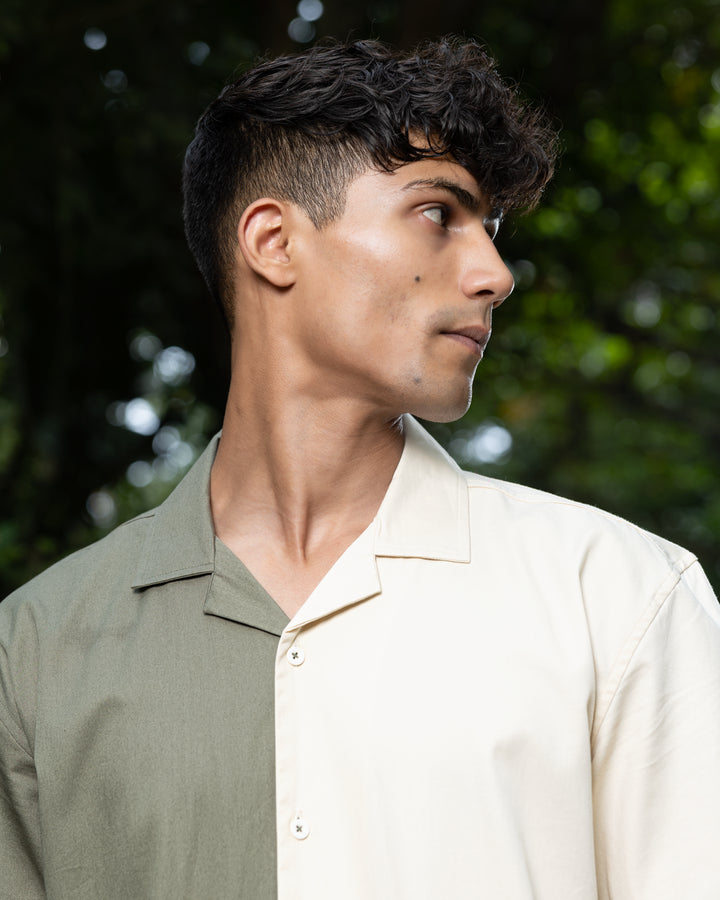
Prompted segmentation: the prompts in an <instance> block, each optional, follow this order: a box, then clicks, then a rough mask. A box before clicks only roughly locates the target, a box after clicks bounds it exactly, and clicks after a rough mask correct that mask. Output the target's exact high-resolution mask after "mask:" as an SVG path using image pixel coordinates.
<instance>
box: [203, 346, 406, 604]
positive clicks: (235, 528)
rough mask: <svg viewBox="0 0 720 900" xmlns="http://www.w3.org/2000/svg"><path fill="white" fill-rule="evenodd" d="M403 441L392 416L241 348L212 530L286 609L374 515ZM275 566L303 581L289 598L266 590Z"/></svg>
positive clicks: (213, 495)
mask: <svg viewBox="0 0 720 900" xmlns="http://www.w3.org/2000/svg"><path fill="white" fill-rule="evenodd" d="M253 358H254V359H253ZM288 369H290V371H288ZM299 385H302V387H299ZM403 440H404V438H403V434H402V420H401V419H399V418H398V417H392V416H388V415H383V414H382V413H379V412H378V411H377V410H375V409H371V408H369V407H368V405H367V404H363V403H361V402H359V401H357V400H356V399H353V398H348V397H343V396H341V395H338V394H337V393H333V392H330V391H328V390H327V386H326V385H322V384H318V385H315V386H314V385H312V384H311V383H308V382H307V379H306V380H305V381H303V380H302V379H300V378H296V377H294V373H293V372H292V364H291V363H290V362H288V360H287V359H285V360H284V361H283V366H282V367H280V366H274V365H273V364H272V361H271V360H269V358H268V357H267V356H262V355H260V354H252V353H248V354H247V356H246V357H245V358H244V356H243V354H242V353H240V352H239V351H238V352H237V353H235V354H234V358H233V378H232V381H231V386H230V392H229V397H228V403H227V408H226V412H225V419H224V422H223V433H222V438H221V440H220V446H219V449H218V454H217V457H216V460H215V463H214V465H213V469H212V475H211V481H210V499H211V505H212V512H213V519H214V523H215V531H216V533H217V535H218V537H220V539H221V540H222V541H223V542H224V543H225V544H227V545H228V546H229V547H230V549H231V550H233V551H234V552H235V553H236V555H237V556H239V557H240V558H241V559H242V560H243V562H245V564H246V565H247V566H248V568H249V569H250V570H251V571H252V572H253V573H254V574H255V575H256V577H257V578H258V580H259V581H260V582H261V583H263V584H264V585H265V587H266V588H267V589H268V590H269V592H270V593H271V594H272V595H273V596H274V597H275V599H276V600H277V601H278V603H279V604H280V605H281V606H282V607H283V608H284V609H285V610H286V611H287V612H289V613H291V612H292V611H294V610H295V609H297V608H298V607H299V606H300V605H301V604H302V601H304V599H305V598H306V596H307V594H309V593H310V592H311V590H312V588H313V587H314V586H315V584H316V583H317V582H318V581H319V580H320V579H321V578H322V576H323V575H324V574H325V572H326V571H327V569H329V568H330V566H331V565H332V564H333V563H334V562H335V560H336V559H337V558H338V557H339V556H340V555H341V554H342V552H343V551H344V550H345V549H346V548H347V547H348V546H349V544H350V543H352V541H353V540H354V539H355V538H356V537H357V536H358V535H359V534H361V533H362V531H364V530H365V528H366V527H367V526H368V525H369V524H370V522H371V521H372V519H373V518H374V516H375V514H376V512H377V510H378V507H379V505H380V503H381V501H382V498H383V496H384V495H385V492H386V490H387V487H388V485H389V483H390V480H391V478H392V475H393V473H394V471H395V468H396V466H397V463H398V460H399V459H400V455H401V453H402V446H403ZM278 570H282V571H284V572H285V580H286V581H288V582H289V581H290V580H292V579H294V580H295V583H296V584H298V585H302V586H301V587H299V590H298V591H296V592H294V597H293V600H292V602H289V601H288V602H286V603H285V602H282V600H281V599H280V598H279V597H278V587H277V584H276V585H275V590H272V589H271V585H272V583H273V581H274V579H273V575H272V572H274V571H278Z"/></svg>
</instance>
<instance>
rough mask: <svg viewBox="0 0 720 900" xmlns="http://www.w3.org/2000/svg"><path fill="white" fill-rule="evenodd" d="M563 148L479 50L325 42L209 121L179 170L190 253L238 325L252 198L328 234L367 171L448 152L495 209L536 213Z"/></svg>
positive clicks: (222, 100) (227, 91) (263, 76)
mask: <svg viewBox="0 0 720 900" xmlns="http://www.w3.org/2000/svg"><path fill="white" fill-rule="evenodd" d="M423 137H424V141H423V140H422V138H423ZM556 144H557V136H556V134H555V132H554V131H553V130H552V129H551V128H550V127H549V125H548V124H547V123H546V121H545V120H544V117H543V116H542V114H541V113H540V112H539V111H538V110H536V109H532V108H530V107H528V106H526V105H525V104H524V103H523V102H522V101H521V100H520V98H519V97H518V94H517V91H516V90H515V89H514V88H513V87H512V86H510V85H508V84H506V83H505V82H504V81H503V80H502V79H501V77H500V76H499V74H498V73H497V70H496V65H495V62H494V61H493V60H492V59H491V58H490V56H488V54H487V53H486V52H485V50H484V49H483V48H482V47H481V46H480V45H479V44H478V43H477V42H475V41H472V40H471V41H461V40H459V39H452V38H446V39H443V40H440V41H437V42H430V43H425V44H422V45H421V46H419V47H418V48H417V49H416V50H415V51H413V52H411V53H400V52H397V51H395V50H393V49H391V48H390V47H388V46H386V45H385V44H383V43H380V42H379V41H357V42H354V43H347V44H339V43H332V44H329V45H328V44H325V45H318V46H315V47H312V48H311V49H309V50H307V51H305V52H303V53H300V54H297V55H294V56H283V57H280V58H278V59H272V60H267V61H264V62H261V63H260V64H259V65H257V66H256V67H255V68H253V69H251V70H250V71H248V72H246V73H245V74H244V75H242V76H241V77H240V78H238V79H237V80H236V81H233V82H232V83H230V84H228V85H227V86H226V87H225V88H224V89H223V91H222V92H221V93H220V95H219V96H218V97H217V99H215V100H214V101H213V102H212V103H211V104H210V106H209V107H208V108H207V109H206V110H205V112H204V113H203V115H202V116H201V118H200V120H199V122H198V124H197V128H196V131H195V138H194V140H193V141H192V143H191V144H190V146H189V147H188V150H187V153H186V156H185V165H184V171H183V192H184V198H185V204H184V218H185V232H186V235H187V239H188V244H189V245H190V249H191V250H192V252H193V254H194V255H195V258H196V260H197V263H198V266H199V268H200V271H201V273H202V275H203V277H204V278H205V281H206V282H207V285H208V287H209V289H210V293H211V294H212V295H213V297H214V298H215V299H216V300H217V301H218V302H219V303H220V305H221V307H222V308H223V309H224V311H225V315H226V318H227V320H228V323H229V324H232V265H233V259H234V252H235V247H236V242H237V238H236V228H237V222H238V220H239V218H240V216H241V215H242V212H243V210H244V209H245V208H246V207H247V206H248V205H249V204H250V203H252V202H253V201H254V200H256V199H258V198H260V197H263V196H271V197H275V198H277V199H279V200H285V201H289V202H292V203H295V204H297V205H298V206H299V207H301V208H302V209H303V210H304V211H305V212H306V213H307V215H308V216H309V217H310V219H311V220H312V222H313V223H314V225H315V226H316V227H317V228H322V227H323V226H324V225H326V224H327V223H329V222H331V221H333V220H334V219H336V218H338V217H339V216H341V215H342V212H343V209H344V204H345V194H346V190H347V187H348V185H349V183H350V182H351V181H352V179H353V178H355V177H356V176H358V175H359V174H360V173H362V172H364V171H366V170H367V169H368V168H370V167H375V168H377V169H380V170H386V171H392V170H394V169H395V168H397V167H399V166H401V165H403V164H405V163H408V162H412V161H414V160H418V159H423V158H426V157H438V156H444V155H449V156H450V157H452V159H454V160H455V161H456V162H458V163H460V164H461V165H462V166H464V167H465V168H467V170H468V171H469V172H470V173H471V174H472V175H473V176H474V178H475V179H476V180H477V182H478V185H479V187H480V189H481V190H482V192H483V194H484V195H485V197H486V198H487V200H488V201H489V202H490V203H491V204H492V206H493V207H496V208H500V209H502V210H503V211H505V212H507V211H508V210H511V209H519V208H531V207H532V206H534V205H535V204H536V203H537V201H538V199H539V197H540V194H541V192H542V189H543V187H544V186H545V185H546V184H547V182H548V181H549V179H550V178H551V176H552V172H553V164H554V160H555V151H556Z"/></svg>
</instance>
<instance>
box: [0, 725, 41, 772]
mask: <svg viewBox="0 0 720 900" xmlns="http://www.w3.org/2000/svg"><path fill="white" fill-rule="evenodd" d="M0 725H2V728H3V730H4V731H5V733H6V734H7V735H8V736H9V738H10V740H11V741H12V742H13V744H15V746H16V747H17V748H18V749H19V750H20V751H21V752H22V753H24V754H25V756H27V758H28V759H30V760H33V761H34V757H33V755H32V753H31V752H30V750H28V749H27V748H25V747H23V745H22V744H21V743H20V741H18V739H17V738H16V737H15V735H14V734H13V733H12V731H10V729H9V728H8V726H7V725H6V723H5V720H4V719H3V718H2V717H0ZM20 731H22V728H20Z"/></svg>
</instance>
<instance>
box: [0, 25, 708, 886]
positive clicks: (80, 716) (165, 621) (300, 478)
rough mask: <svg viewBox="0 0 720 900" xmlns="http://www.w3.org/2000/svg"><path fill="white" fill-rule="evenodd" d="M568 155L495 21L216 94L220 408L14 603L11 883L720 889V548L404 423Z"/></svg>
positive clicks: (201, 135)
mask: <svg viewBox="0 0 720 900" xmlns="http://www.w3.org/2000/svg"><path fill="white" fill-rule="evenodd" d="M552 155H553V138H552V135H551V134H550V133H549V132H548V131H547V129H546V128H545V127H544V126H543V124H542V122H541V121H540V119H539V118H538V116H536V115H535V114H533V113H532V112H530V111H528V110H527V109H525V108H523V106H522V105H521V104H520V103H519V101H518V100H517V98H516V96H515V94H514V92H513V91H511V90H510V89H509V88H508V87H507V86H505V85H504V84H503V82H502V81H501V80H500V78H499V77H498V75H497V73H496V72H495V69H494V66H493V64H492V62H491V61H490V60H489V59H488V58H487V56H486V55H485V54H484V52H483V51H482V50H481V49H480V48H479V47H478V46H477V45H475V44H474V43H464V44H463V43H452V42H441V43H438V44H433V45H429V46H427V47H424V48H422V49H421V50H420V51H419V52H418V53H416V54H411V55H409V56H402V55H399V54H395V53H393V52H391V51H390V50H388V49H387V48H385V47H384V46H382V45H380V44H378V43H372V42H360V43H357V44H352V45H349V46H331V47H323V48H316V49H313V50H310V51H308V52H307V53H305V54H302V55H300V56H297V57H292V58H283V59H279V60H275V61H271V62H266V63H264V64H262V65H259V66H258V67H257V68H255V69H254V70H252V71H250V72H249V73H247V74H246V75H244V76H243V77H241V78H240V79H239V80H238V81H237V82H235V83H233V84H231V85H229V86H228V87H227V88H226V89H225V90H224V91H223V93H222V94H221V95H220V97H219V98H218V99H217V100H216V101H215V102H214V103H213V104H211V106H210V107H209V109H208V110H207V111H206V113H205V114H204V116H203V117H202V118H201V120H200V122H199V124H198V129H197V134H196V137H195V140H194V141H193V143H192V144H191V146H190V148H189V150H188V154H187V158H186V163H185V177H184V188H185V219H186V229H187V234H188V239H189V243H190V246H191V248H192V250H193V252H194V253H195V255H196V258H197V260H198V263H199V266H200V268H201V271H202V272H203V274H204V276H205V278H206V280H207V282H208V285H209V287H210V290H211V292H212V294H213V295H214V296H215V298H216V299H217V300H218V301H219V302H220V303H221V304H222V305H223V308H224V310H225V312H226V315H227V317H228V322H229V326H230V330H231V335H232V381H231V386H230V393H229V398H228V404H227V410H226V415H225V421H224V427H223V431H222V435H221V437H219V438H216V439H215V440H214V441H213V442H212V443H211V445H210V447H209V448H208V450H207V451H206V453H205V454H204V455H203V457H202V458H201V459H200V460H199V461H198V463H197V464H196V466H195V467H194V468H193V470H192V471H191V472H190V473H189V474H188V476H187V477H186V479H185V480H184V482H183V483H182V484H181V485H180V486H179V487H178V488H177V489H176V491H175V492H174V493H173V494H172V495H171V497H170V498H169V499H168V501H166V503H164V504H163V505H162V506H161V507H159V508H158V509H157V510H154V511H152V512H150V513H147V514H146V515H144V516H140V517H139V518H138V519H136V520H134V521H132V522H130V523H127V524H126V525H124V526H121V527H120V528H119V529H117V530H116V531H115V532H114V533H113V534H112V535H110V536H109V537H108V538H106V539H105V540H103V541H100V542H99V543H98V544H96V545H95V546H93V547H91V548H89V549H87V550H85V551H82V552H81V553H79V554H76V555H74V556H72V557H70V558H69V559H67V560H65V561H64V562H62V563H60V564H59V565H57V566H55V567H53V568H52V569H51V570H49V571H48V572H47V573H45V575H43V576H40V577H39V578H38V579H35V580H34V581H33V582H31V583H30V584H29V585H27V586H26V587H25V588H24V589H22V590H21V591H19V592H17V593H16V594H15V595H14V596H13V597H12V598H10V599H9V600H7V601H6V602H5V603H4V604H3V605H2V607H0V644H1V645H2V648H3V650H2V662H1V663H0V688H1V691H0V735H1V736H2V754H3V764H2V773H3V774H2V778H3V780H2V789H1V790H0V800H2V814H1V818H0V828H1V829H2V831H1V832H0V840H1V842H2V844H1V846H2V853H3V858H2V869H1V870H0V872H1V873H2V874H0V883H1V884H2V896H4V897H5V896H7V897H13V898H15V897H21V898H34V897H45V896H47V897H50V898H66V897H67V898H73V900H77V898H93V900H97V898H103V900H105V898H179V897H188V898H231V897H232V898H235V897H241V898H248V900H265V898H272V897H280V898H282V900H290V898H293V900H294V898H312V900H324V898H328V900H330V898H332V900H372V898H382V900H386V898H387V900H395V898H428V900H430V898H432V900H437V898H440V897H443V898H444V897H448V898H463V900H464V898H493V900H495V898H513V900H520V898H531V897H532V898H541V900H559V898H562V900H565V898H571V897H572V898H578V900H579V898H588V900H589V898H595V897H602V898H609V897H613V898H615V900H617V898H627V900H630V898H632V900H637V898H653V900H657V898H661V897H665V898H673V900H676V898H678V897H684V898H685V897H688V898H711V897H712V898H716V897H718V896H720V870H719V867H718V865H717V862H716V858H717V846H718V842H719V841H720V825H719V824H718V822H720V815H718V810H719V809H720V766H719V765H718V763H719V760H720V616H719V615H718V609H717V607H716V602H715V599H714V597H713V596H712V592H711V590H710V588H709V586H708V584H707V582H706V580H705V579H704V576H703V574H702V572H701V570H700V568H699V566H698V564H697V562H696V560H695V559H694V557H692V556H691V555H690V554H689V553H687V552H686V551H684V550H682V549H680V548H678V547H675V546H673V545H671V544H669V543H667V542H665V541H663V540H662V539H660V538H657V537H654V536H652V535H649V534H647V533H645V532H643V531H641V530H639V529H637V528H635V527H634V526H632V525H630V524H628V523H626V522H623V521H621V520H618V519H616V518H614V517H612V516H610V515H607V514H605V513H603V512H600V511H598V510H595V509H591V508H588V507H585V506H582V505H579V504H576V503H572V502H570V501H566V500H562V499H560V498H557V497H553V496H550V495H547V494H543V493H539V492H537V491H533V490H530V489H527V488H523V487H518V486H514V485H510V484H506V483H503V482H498V481H494V480H492V479H488V478H484V477H481V476H479V475H472V474H466V473H462V472H460V470H459V469H458V468H457V467H456V466H455V464H454V463H453V462H452V461H451V460H450V459H449V458H448V457H447V456H446V455H445V454H444V452H443V451H442V450H441V449H440V448H439V447H438V446H437V445H436V444H435V443H434V441H433V440H432V439H431V438H430V437H429V436H428V435H427V434H426V433H425V432H424V431H423V429H422V428H421V427H420V426H419V425H418V424H417V423H416V422H415V421H414V420H413V419H412V418H410V416H409V415H407V414H408V413H410V414H414V415H417V416H420V417H423V418H426V419H432V420H436V421H448V420H451V419H455V418H457V417H459V416H461V415H462V414H463V413H464V412H465V411H466V410H467V408H468V404H469V402H470V394H471V387H472V381H473V376H474V373H475V369H476V366H477V364H478V361H479V360H480V358H481V357H482V354H483V350H484V348H485V345H486V343H487V340H488V337H489V335H490V328H491V316H492V312H493V310H494V309H495V307H497V306H498V305H499V304H501V303H502V302H503V300H505V299H506V298H507V296H508V295H509V294H510V292H511V290H512V287H513V283H512V278H511V276H510V273H509V272H508V270H507V268H506V267H505V265H504V263H503V262H502V260H501V258H500V257H499V255H498V253H497V251H496V249H495V247H494V244H493V238H494V237H495V234H496V232H497V229H498V227H499V224H500V220H501V218H502V214H503V211H507V210H508V209H512V208H513V207H518V206H527V205H532V204H533V203H534V202H535V201H536V200H537V197H538V196H539V194H540V192H541V190H542V187H543V186H544V184H545V183H546V182H547V180H548V178H549V177H550V174H551V170H552Z"/></svg>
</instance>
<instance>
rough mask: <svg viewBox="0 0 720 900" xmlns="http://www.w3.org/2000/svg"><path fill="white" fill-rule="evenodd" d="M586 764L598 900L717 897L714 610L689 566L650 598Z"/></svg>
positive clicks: (718, 744) (718, 730) (719, 686)
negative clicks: (589, 765)
mask: <svg viewBox="0 0 720 900" xmlns="http://www.w3.org/2000/svg"><path fill="white" fill-rule="evenodd" d="M633 639H634V645H633V646H631V647H630V648H629V652H628V653H627V655H626V656H625V657H624V658H623V659H622V660H621V661H620V662H619V666H621V668H622V670H621V671H619V672H618V673H617V675H618V677H617V680H616V688H615V689H614V693H613V696H612V697H611V698H610V700H609V705H608V709H607V713H606V714H605V716H604V718H603V721H602V725H601V726H600V729H599V731H598V733H597V736H596V740H595V745H594V757H593V779H594V780H593V798H594V811H595V832H596V860H597V875H598V887H599V897H600V898H603V900H604V898H610V897H612V898H613V900H644V898H647V900H650V898H652V900H676V898H678V897H687V898H692V900H717V898H718V897H720V866H718V863H717V853H718V847H719V846H720V608H719V607H718V604H717V600H716V598H715V596H714V594H713V592H712V589H711V587H710V585H709V583H708V582H707V579H706V578H705V575H704V573H703V572H702V569H701V568H700V566H699V565H698V564H697V562H694V563H692V564H691V565H690V566H689V567H688V568H687V569H686V570H685V571H684V572H683V573H682V574H681V575H680V576H679V577H678V579H677V581H676V583H675V584H674V585H673V586H672V587H671V589H670V590H669V592H667V594H666V595H665V596H659V597H657V598H655V599H654V601H653V603H652V604H651V605H650V607H649V608H648V613H647V616H646V619H645V621H643V622H641V623H640V627H639V628H638V630H637V631H636V633H635V634H634V635H633Z"/></svg>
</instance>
